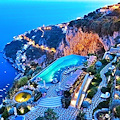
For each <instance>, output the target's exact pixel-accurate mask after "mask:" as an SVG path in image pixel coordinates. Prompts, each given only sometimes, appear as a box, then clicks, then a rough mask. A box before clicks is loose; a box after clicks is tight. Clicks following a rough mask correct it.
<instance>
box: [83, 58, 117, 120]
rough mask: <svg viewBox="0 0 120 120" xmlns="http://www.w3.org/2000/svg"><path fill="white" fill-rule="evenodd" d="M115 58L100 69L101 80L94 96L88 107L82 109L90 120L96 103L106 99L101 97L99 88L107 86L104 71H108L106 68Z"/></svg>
mask: <svg viewBox="0 0 120 120" xmlns="http://www.w3.org/2000/svg"><path fill="white" fill-rule="evenodd" d="M115 60H116V58H114V60H112V61H111V62H110V63H109V64H107V65H106V66H105V67H104V68H103V69H102V70H101V71H100V76H101V78H102V81H101V83H100V85H99V87H98V91H97V93H96V94H95V95H94V97H93V98H92V103H91V105H90V106H89V107H88V108H84V109H83V111H84V112H85V113H86V118H87V120H92V114H93V110H94V109H95V108H96V107H97V106H98V104H99V103H100V102H103V101H105V100H106V99H103V98H101V97H100V96H101V94H102V93H101V88H102V87H106V86H107V79H106V77H105V75H104V73H106V72H107V71H108V68H109V67H110V66H111V65H112V63H113V62H115Z"/></svg>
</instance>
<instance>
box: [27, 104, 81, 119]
mask: <svg viewBox="0 0 120 120" xmlns="http://www.w3.org/2000/svg"><path fill="white" fill-rule="evenodd" d="M47 109H48V108H47V107H40V106H37V107H36V108H35V109H33V110H31V111H30V112H28V113H27V114H26V115H25V120H35V119H36V118H38V116H44V112H45V111H46V110H47ZM52 109H53V110H54V112H56V113H57V115H58V116H59V118H58V120H75V119H76V116H77V114H78V111H79V110H78V109H76V108H72V107H69V108H68V109H64V108H62V107H54V108H52Z"/></svg>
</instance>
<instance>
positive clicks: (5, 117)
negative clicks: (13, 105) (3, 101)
mask: <svg viewBox="0 0 120 120" xmlns="http://www.w3.org/2000/svg"><path fill="white" fill-rule="evenodd" d="M2 117H3V118H4V119H5V120H6V119H7V118H8V117H9V114H8V111H7V109H6V108H5V109H4V112H3V113H2Z"/></svg>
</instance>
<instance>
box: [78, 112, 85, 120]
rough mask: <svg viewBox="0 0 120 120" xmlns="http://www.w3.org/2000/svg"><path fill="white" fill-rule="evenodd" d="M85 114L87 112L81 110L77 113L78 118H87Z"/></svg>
mask: <svg viewBox="0 0 120 120" xmlns="http://www.w3.org/2000/svg"><path fill="white" fill-rule="evenodd" d="M84 116H85V113H84V112H83V111H81V110H80V111H79V113H78V115H77V118H76V120H85V118H84Z"/></svg>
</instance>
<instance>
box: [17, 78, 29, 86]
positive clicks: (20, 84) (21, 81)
mask: <svg viewBox="0 0 120 120" xmlns="http://www.w3.org/2000/svg"><path fill="white" fill-rule="evenodd" d="M27 82H28V78H27V77H26V76H24V77H22V78H20V79H19V80H18V83H17V85H18V87H21V86H23V85H25V84H27Z"/></svg>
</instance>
